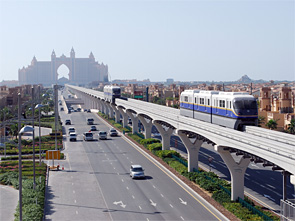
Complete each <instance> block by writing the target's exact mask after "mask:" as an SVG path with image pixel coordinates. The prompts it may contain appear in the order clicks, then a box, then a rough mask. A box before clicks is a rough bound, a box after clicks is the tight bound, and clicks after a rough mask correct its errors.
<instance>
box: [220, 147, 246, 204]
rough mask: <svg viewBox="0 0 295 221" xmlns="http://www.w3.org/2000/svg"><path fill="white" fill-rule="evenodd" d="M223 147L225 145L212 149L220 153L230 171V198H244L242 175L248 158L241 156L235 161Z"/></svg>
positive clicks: (243, 175)
mask: <svg viewBox="0 0 295 221" xmlns="http://www.w3.org/2000/svg"><path fill="white" fill-rule="evenodd" d="M224 148H225V146H219V145H215V146H214V149H215V150H216V151H217V152H218V153H219V154H220V156H221V158H222V159H223V161H224V162H225V164H226V166H227V168H228V169H229V172H230V176H231V200H234V201H235V200H237V199H238V197H240V198H241V199H244V177H245V172H246V170H247V168H248V166H249V164H250V158H243V157H242V158H241V159H240V161H239V162H235V160H234V158H233V157H232V155H231V154H230V152H229V151H228V150H224Z"/></svg>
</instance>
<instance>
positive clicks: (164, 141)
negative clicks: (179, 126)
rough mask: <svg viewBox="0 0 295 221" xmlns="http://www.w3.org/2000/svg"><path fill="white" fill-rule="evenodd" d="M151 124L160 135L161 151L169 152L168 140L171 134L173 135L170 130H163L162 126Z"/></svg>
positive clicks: (156, 123)
mask: <svg viewBox="0 0 295 221" xmlns="http://www.w3.org/2000/svg"><path fill="white" fill-rule="evenodd" d="M153 124H154V125H155V127H156V128H157V129H158V131H159V132H160V134H161V137H162V150H170V138H171V134H172V133H173V130H174V129H172V128H170V127H168V129H167V130H165V129H164V128H163V126H162V124H160V123H158V122H155V121H153Z"/></svg>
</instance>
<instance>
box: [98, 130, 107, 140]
mask: <svg viewBox="0 0 295 221" xmlns="http://www.w3.org/2000/svg"><path fill="white" fill-rule="evenodd" d="M98 137H99V139H100V140H106V139H107V138H108V135H107V132H105V131H100V132H99V133H98Z"/></svg>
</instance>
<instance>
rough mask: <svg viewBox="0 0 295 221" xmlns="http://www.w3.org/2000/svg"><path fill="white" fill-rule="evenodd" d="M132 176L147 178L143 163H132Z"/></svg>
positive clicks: (133, 177)
mask: <svg viewBox="0 0 295 221" xmlns="http://www.w3.org/2000/svg"><path fill="white" fill-rule="evenodd" d="M130 177H131V178H132V179H135V178H145V175H144V169H143V168H142V166H141V165H131V168H130Z"/></svg>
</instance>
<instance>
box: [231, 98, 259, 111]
mask: <svg viewBox="0 0 295 221" xmlns="http://www.w3.org/2000/svg"><path fill="white" fill-rule="evenodd" d="M233 105H234V109H238V110H241V109H242V110H244V109H246V110H257V103H256V100H255V99H253V100H238V99H235V100H234V103H233Z"/></svg>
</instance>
